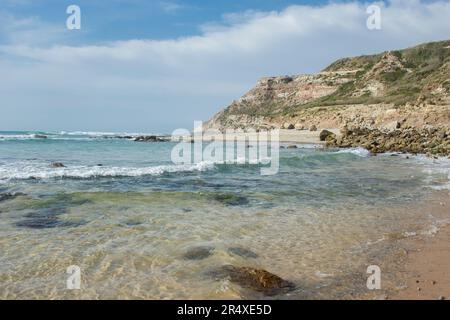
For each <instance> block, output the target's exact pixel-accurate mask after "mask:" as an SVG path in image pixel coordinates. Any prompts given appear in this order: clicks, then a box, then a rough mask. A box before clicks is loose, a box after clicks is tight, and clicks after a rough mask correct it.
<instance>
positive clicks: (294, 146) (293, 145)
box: [286, 144, 298, 149]
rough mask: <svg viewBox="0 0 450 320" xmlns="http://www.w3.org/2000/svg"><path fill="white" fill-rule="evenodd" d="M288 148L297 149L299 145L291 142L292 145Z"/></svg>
mask: <svg viewBox="0 0 450 320" xmlns="http://www.w3.org/2000/svg"><path fill="white" fill-rule="evenodd" d="M286 148H288V149H297V148H298V147H297V146H296V145H295V144H291V145H289V146H287V147H286Z"/></svg>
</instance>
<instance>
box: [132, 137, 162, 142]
mask: <svg viewBox="0 0 450 320" xmlns="http://www.w3.org/2000/svg"><path fill="white" fill-rule="evenodd" d="M134 141H138V142H163V141H166V139H163V138H160V137H157V136H139V137H136V138H134Z"/></svg>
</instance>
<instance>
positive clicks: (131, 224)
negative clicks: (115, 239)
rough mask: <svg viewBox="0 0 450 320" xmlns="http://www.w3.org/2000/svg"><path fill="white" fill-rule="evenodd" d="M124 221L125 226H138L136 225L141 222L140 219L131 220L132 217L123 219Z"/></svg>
mask: <svg viewBox="0 0 450 320" xmlns="http://www.w3.org/2000/svg"><path fill="white" fill-rule="evenodd" d="M124 223H125V224H126V225H127V226H129V227H134V226H138V225H141V224H142V222H141V221H138V220H132V219H130V220H127V221H125V222H124Z"/></svg>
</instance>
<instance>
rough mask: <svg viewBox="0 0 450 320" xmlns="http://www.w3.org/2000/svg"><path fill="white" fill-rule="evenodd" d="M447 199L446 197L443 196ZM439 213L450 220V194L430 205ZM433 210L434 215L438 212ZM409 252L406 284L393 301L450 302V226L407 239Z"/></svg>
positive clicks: (406, 245)
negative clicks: (423, 235)
mask: <svg viewBox="0 0 450 320" xmlns="http://www.w3.org/2000/svg"><path fill="white" fill-rule="evenodd" d="M443 197H445V195H444V196H443ZM431 206H434V207H435V210H436V211H441V212H440V213H441V214H443V215H446V216H447V220H448V218H449V217H450V210H449V208H450V193H447V196H446V200H444V198H443V199H442V200H441V201H439V204H438V206H439V207H440V209H439V208H438V207H437V205H436V203H434V204H431ZM436 211H434V212H436ZM404 242H405V244H404V245H405V247H411V249H410V250H407V258H406V263H405V266H404V268H405V274H406V278H407V279H406V284H405V287H404V288H403V289H402V290H399V291H398V292H396V293H394V294H393V295H392V298H391V299H394V300H448V299H450V273H449V272H448V271H449V268H450V246H449V243H450V225H448V224H446V225H443V226H441V227H440V228H439V230H437V231H436V232H435V233H434V234H432V235H431V236H425V237H417V238H412V239H406V240H404Z"/></svg>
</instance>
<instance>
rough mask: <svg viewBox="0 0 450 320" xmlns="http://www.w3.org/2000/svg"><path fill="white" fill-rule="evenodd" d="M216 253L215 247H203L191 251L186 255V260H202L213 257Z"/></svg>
mask: <svg viewBox="0 0 450 320" xmlns="http://www.w3.org/2000/svg"><path fill="white" fill-rule="evenodd" d="M213 252H214V247H210V246H202V247H195V248H192V249H189V250H188V251H187V252H186V253H185V254H184V258H185V259H187V260H202V259H205V258H207V257H209V256H211V255H212V254H213Z"/></svg>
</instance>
